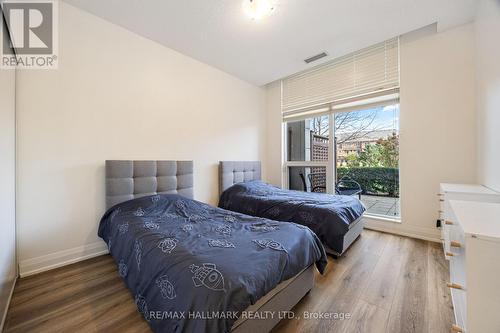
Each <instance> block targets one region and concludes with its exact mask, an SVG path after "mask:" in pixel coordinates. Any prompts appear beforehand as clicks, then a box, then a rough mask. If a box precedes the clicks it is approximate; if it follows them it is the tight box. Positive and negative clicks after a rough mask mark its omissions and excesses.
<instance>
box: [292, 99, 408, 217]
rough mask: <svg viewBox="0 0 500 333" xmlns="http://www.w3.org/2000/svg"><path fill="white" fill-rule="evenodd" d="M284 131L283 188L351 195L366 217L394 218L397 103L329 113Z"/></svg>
mask: <svg viewBox="0 0 500 333" xmlns="http://www.w3.org/2000/svg"><path fill="white" fill-rule="evenodd" d="M284 127H285V142H286V145H285V146H286V151H285V155H286V162H285V182H286V184H285V186H286V187H287V188H289V189H293V190H300V191H307V192H326V193H336V194H342V195H354V196H356V197H358V198H360V199H361V201H362V202H363V203H364V204H365V206H366V208H367V214H369V215H376V216H382V217H390V218H396V219H397V218H399V216H400V202H399V104H397V103H394V104H391V105H381V106H372V107H370V108H364V109H363V108H361V109H358V110H356V109H354V110H352V109H350V110H349V111H345V112H331V113H330V114H327V115H318V116H315V117H310V118H306V119H298V120H293V121H288V122H286V123H285V125H284ZM332 138H333V141H332Z"/></svg>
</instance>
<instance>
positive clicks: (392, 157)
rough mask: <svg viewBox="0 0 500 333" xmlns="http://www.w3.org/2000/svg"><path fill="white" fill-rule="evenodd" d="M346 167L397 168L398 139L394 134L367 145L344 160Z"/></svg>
mask: <svg viewBox="0 0 500 333" xmlns="http://www.w3.org/2000/svg"><path fill="white" fill-rule="evenodd" d="M346 162H347V167H368V168H375V167H385V168H398V167H399V137H398V136H397V135H396V133H393V134H392V135H390V136H388V137H387V138H380V139H378V140H377V142H376V143H374V144H368V145H366V147H365V148H364V149H363V150H362V151H361V152H360V153H359V155H356V154H350V155H348V156H347V158H346Z"/></svg>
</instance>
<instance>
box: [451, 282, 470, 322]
mask: <svg viewBox="0 0 500 333" xmlns="http://www.w3.org/2000/svg"><path fill="white" fill-rule="evenodd" d="M451 299H452V301H453V312H454V313H455V324H456V325H457V326H458V327H462V328H465V327H467V323H466V318H467V305H466V303H465V302H466V294H465V291H463V290H459V289H451Z"/></svg>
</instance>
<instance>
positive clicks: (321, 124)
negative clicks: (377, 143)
mask: <svg viewBox="0 0 500 333" xmlns="http://www.w3.org/2000/svg"><path fill="white" fill-rule="evenodd" d="M378 111H379V110H378V109H372V110H369V111H363V112H341V113H336V114H335V133H336V135H337V144H341V143H344V142H347V141H352V140H356V139H358V138H361V137H363V136H365V135H367V134H370V133H372V132H375V131H378V130H380V129H382V127H380V126H373V124H374V122H375V120H376V118H377V115H378ZM329 128H330V123H329V120H328V116H319V117H315V118H312V119H311V131H313V132H314V133H315V134H317V135H321V136H329Z"/></svg>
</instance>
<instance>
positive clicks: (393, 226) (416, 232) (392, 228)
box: [365, 217, 441, 243]
mask: <svg viewBox="0 0 500 333" xmlns="http://www.w3.org/2000/svg"><path fill="white" fill-rule="evenodd" d="M365 219H366V220H367V223H366V226H365V228H366V229H370V230H375V231H382V232H386V233H389V234H395V235H400V236H406V237H411V238H417V239H422V240H426V241H430V242H436V243H441V238H440V233H439V230H438V229H436V228H422V227H416V226H411V225H407V224H404V223H400V222H388V221H383V220H378V219H374V218H370V217H365Z"/></svg>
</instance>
